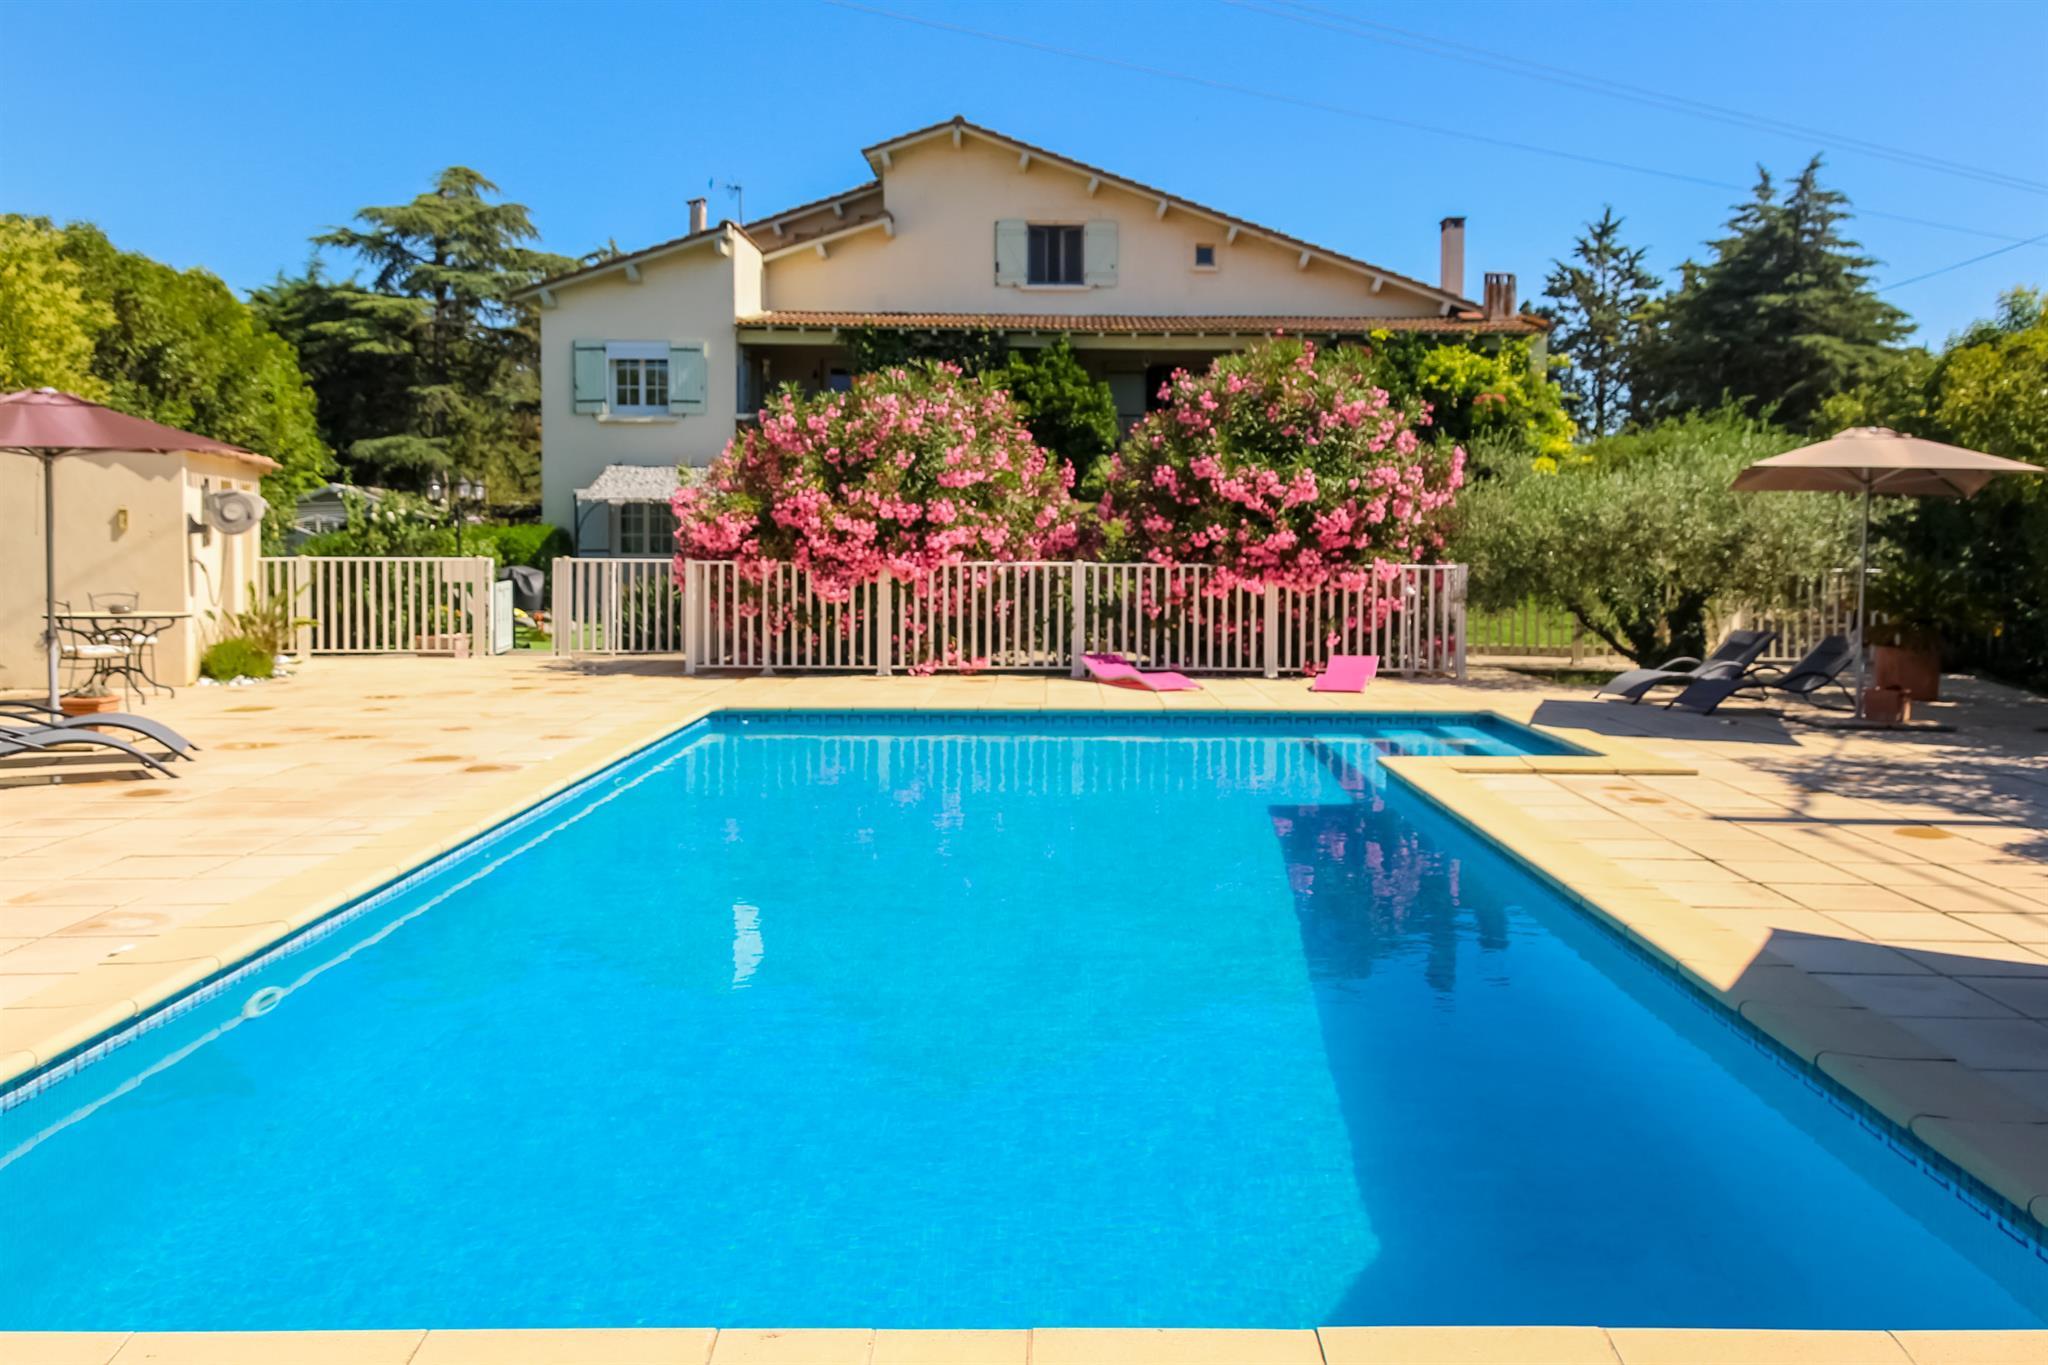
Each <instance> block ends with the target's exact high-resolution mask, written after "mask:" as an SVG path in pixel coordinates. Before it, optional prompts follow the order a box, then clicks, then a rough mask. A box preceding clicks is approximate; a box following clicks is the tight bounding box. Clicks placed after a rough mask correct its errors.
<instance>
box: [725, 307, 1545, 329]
mask: <svg viewBox="0 0 2048 1365" xmlns="http://www.w3.org/2000/svg"><path fill="white" fill-rule="evenodd" d="M738 322H739V325H740V326H741V327H793V328H810V329H817V330H833V329H837V328H841V327H883V328H896V329H900V330H904V331H925V330H932V331H965V330H972V331H992V332H1071V333H1074V334H1076V335H1086V334H1089V333H1095V334H1103V335H1110V336H1250V335H1264V334H1269V333H1272V332H1288V333H1294V332H1303V333H1307V334H1308V335H1310V336H1353V335H1361V334H1363V333H1367V332H1373V331H1388V332H1457V333H1472V332H1488V333H1502V332H1505V333H1512V334H1519V335H1526V334H1529V333H1534V332H1541V331H1544V330H1546V327H1545V324H1544V322H1543V320H1542V319H1541V318H1532V317H1528V316H1524V315H1519V314H1518V315H1516V316H1514V317H1506V318H1482V317H1479V316H1477V315H1476V314H1470V313H1464V314H1456V315H1453V316H1451V317H1437V316H1434V315H1432V316H1429V317H1399V318H1389V317H1312V316H1305V315H1300V314H1270V315H1258V316H1226V315H1217V314H1178V315H1174V316H1168V317H1147V316H1139V315H1133V314H1122V313H858V312H833V311H827V310H819V309H805V308H796V309H777V310H776V311H774V312H768V313H755V314H753V315H751V316H748V317H743V318H740V319H739V320H738Z"/></svg>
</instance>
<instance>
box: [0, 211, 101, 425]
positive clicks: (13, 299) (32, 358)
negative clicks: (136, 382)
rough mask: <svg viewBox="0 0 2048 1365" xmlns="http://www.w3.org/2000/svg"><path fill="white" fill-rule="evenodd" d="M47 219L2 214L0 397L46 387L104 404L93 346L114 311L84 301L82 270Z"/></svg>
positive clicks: (0, 247)
mask: <svg viewBox="0 0 2048 1365" xmlns="http://www.w3.org/2000/svg"><path fill="white" fill-rule="evenodd" d="M63 248H64V237H63V234H62V233H60V232H58V231H57V230H56V229H55V228H53V227H51V226H50V224H49V223H48V222H47V221H45V220H42V219H37V218H24V217H22V216H21V215H19V214H14V213H8V214H0V393H12V392H14V391H15V390H17V389H39V388H43V387H44V386H48V387H50V388H53V389H62V390H64V391H65V392H66V393H75V394H77V395H78V396H79V397H80V398H90V399H92V400H93V401H95V402H99V401H101V400H103V399H105V397H106V385H105V384H104V383H103V382H101V380H100V377H99V376H98V375H97V374H94V373H93V369H92V361H93V342H94V339H95V338H97V337H98V336H99V334H100V333H101V332H103V331H105V330H106V329H107V328H108V327H110V326H112V325H113V321H114V313H113V310H112V309H111V308H109V307H107V305H106V304H105V303H104V302H103V301H100V300H95V299H90V298H87V297H86V292H85V279H84V274H85V272H84V271H82V270H80V269H79V266H78V262H76V261H73V260H71V259H69V258H67V257H66V256H65V255H64V250H63Z"/></svg>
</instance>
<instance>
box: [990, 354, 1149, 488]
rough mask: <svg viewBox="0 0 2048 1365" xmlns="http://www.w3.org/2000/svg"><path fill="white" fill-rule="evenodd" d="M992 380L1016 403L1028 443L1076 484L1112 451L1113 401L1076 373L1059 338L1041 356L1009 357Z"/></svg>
mask: <svg viewBox="0 0 2048 1365" xmlns="http://www.w3.org/2000/svg"><path fill="white" fill-rule="evenodd" d="M995 377H996V378H998V379H1000V380H1001V381H1002V383H1003V385H1004V387H1006V388H1008V389H1009V391H1010V397H1012V398H1014V399H1016V400H1017V411H1018V414H1019V415H1020V416H1021V417H1022V418H1023V419H1024V425H1025V426H1026V427H1027V428H1028V429H1029V430H1030V432H1031V439H1032V440H1034V441H1036V442H1038V444H1039V445H1041V446H1043V447H1045V449H1046V450H1048V451H1050V452H1051V453H1053V454H1054V455H1057V456H1058V457H1059V458H1060V459H1062V460H1064V461H1066V463H1067V465H1068V466H1069V467H1070V468H1071V469H1073V471H1074V475H1075V477H1076V478H1080V477H1082V476H1084V475H1086V474H1087V473H1088V472H1089V471H1090V470H1091V469H1093V468H1094V467H1095V466H1096V465H1097V464H1098V463H1100V462H1101V461H1103V460H1105V459H1107V458H1108V457H1109V454H1110V452H1112V451H1114V450H1115V449H1116V442H1117V436H1118V435H1119V434H1120V433H1119V432H1118V429H1117V420H1116V396H1115V395H1114V394H1112V393H1111V392H1110V389H1109V385H1108V383H1107V382H1105V381H1103V380H1100V379H1097V378H1095V376H1093V375H1091V374H1089V373H1088V371H1086V370H1084V369H1082V368H1081V362H1080V361H1079V360H1076V359H1075V358H1074V349H1073V347H1071V346H1070V345H1068V344H1067V339H1066V338H1065V337H1061V338H1059V339H1058V340H1056V341H1054V342H1053V343H1052V345H1050V346H1047V347H1045V348H1043V349H1042V350H1037V351H1018V352H1015V353H1013V354H1012V355H1011V356H1010V363H1009V364H1008V365H1007V366H1006V367H1005V368H1003V369H1001V370H998V371H996V372H995Z"/></svg>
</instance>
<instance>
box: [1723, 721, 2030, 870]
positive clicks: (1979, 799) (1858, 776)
mask: <svg viewBox="0 0 2048 1365" xmlns="http://www.w3.org/2000/svg"><path fill="white" fill-rule="evenodd" d="M1900 738H1901V740H1902V741H1904V737H1903V736H1902V737H1900ZM1905 742H1909V741H1905ZM1941 747H1942V748H1944V749H1946V750H1948V752H1944V753H1941V754H1939V755H1929V754H1914V753H1910V752H1899V753H1887V754H1870V753H1834V754H1820V753H1811V752H1809V753H1807V754H1804V755H1802V756H1801V757H1800V758H1798V759H1793V760H1788V761H1781V760H1779V759H1777V758H1776V757H1775V756H1772V755H1758V756H1756V757H1755V758H1753V759H1751V760H1750V762H1751V763H1753V764H1754V765H1755V766H1756V767H1757V768H1758V769H1759V770H1760V771H1762V772H1765V773H1768V774H1770V775H1771V776H1773V777H1776V778H1778V779H1779V780H1781V781H1783V782H1786V783H1788V784H1790V785H1791V786H1792V787H1793V788H1794V789H1795V791H1796V792H1798V793H1804V794H1806V795H1809V796H1813V797H1824V796H1825V797H1850V798H1852V799H1855V800H1860V801H1873V802H1885V803H1893V804H1897V805H1900V806H1912V807H1925V806H1933V807H1938V808H1939V809H1940V810H1941V811H1943V812H1944V814H1942V815H1940V816H1938V817H1930V816H1928V815H1926V814H1924V813H1921V812H1919V811H1914V812H1913V813H1906V812H1904V811H1902V812H1901V813H1900V814H1899V815H1898V816H1897V817H1896V818H1893V819H1887V820H1885V821H1884V822H1883V823H1886V824H1901V825H1904V824H1920V823H1932V824H1945V825H1946V824H1953V825H1999V826H2004V827H2007V828H2009V829H2012V830H2013V831H2015V835H2016V837H2015V839H2014V841H2013V842H2010V843H2007V844H2005V845H2004V846H2003V847H2004V851H2005V852H2006V853H2007V854H2008V855H2010V856H2012V857H2015V858H2036V859H2042V860H2044V861H2048V762H2044V760H2043V758H2042V757H2041V755H2040V754H2039V753H2038V752H2029V751H2028V750H2029V748H2030V747H2031V746H2024V745H2020V746H2013V747H2007V746H2004V745H1999V744H1994V743H1988V742H1983V741H1979V742H1977V743H1974V744H1972V745H1970V746H1969V747H1967V748H1963V749H1960V750H1957V749H1953V748H1951V747H1950V746H1941ZM1790 814H1791V815H1792V816H1793V817H1794V818H1799V819H1810V820H1819V821H1824V822H1826V823H1829V824H1852V823H1865V822H1860V821H1853V820H1847V819H1843V818H1842V817H1840V816H1837V815H1834V814H1831V813H1827V812H1825V811H1820V812H1816V813H1813V814H1806V813H1804V811H1803V809H1802V803H1801V802H1799V801H1798V800H1796V799H1795V800H1794V802H1793V804H1792V807H1791V811H1790ZM1930 856H1933V855H1932V854H1930ZM1936 861H1939V858H1936Z"/></svg>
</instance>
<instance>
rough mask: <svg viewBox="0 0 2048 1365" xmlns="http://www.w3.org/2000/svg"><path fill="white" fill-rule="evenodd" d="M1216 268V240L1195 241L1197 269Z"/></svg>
mask: <svg viewBox="0 0 2048 1365" xmlns="http://www.w3.org/2000/svg"><path fill="white" fill-rule="evenodd" d="M1215 268H1216V244H1215V243H1214V242H1196V243H1195V269H1197V270H1214V269H1215Z"/></svg>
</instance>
